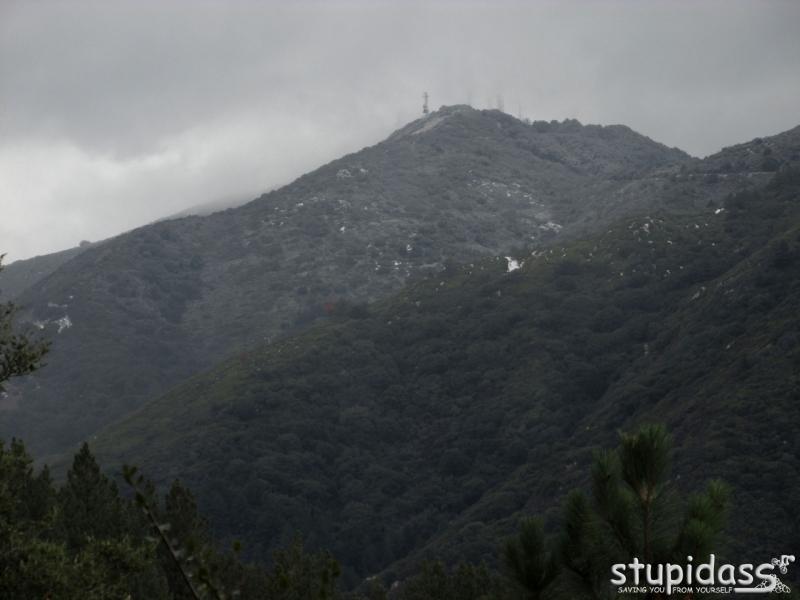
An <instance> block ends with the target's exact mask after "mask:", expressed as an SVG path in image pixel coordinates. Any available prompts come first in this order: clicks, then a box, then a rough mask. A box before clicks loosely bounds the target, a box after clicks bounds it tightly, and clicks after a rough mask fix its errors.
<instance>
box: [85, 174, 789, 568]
mask: <svg viewBox="0 0 800 600" xmlns="http://www.w3.org/2000/svg"><path fill="white" fill-rule="evenodd" d="M798 258H800V176H799V175H798V172H797V171H796V170H792V169H790V168H788V167H786V166H784V167H783V170H782V172H781V173H779V174H778V175H777V176H775V179H774V180H773V181H772V183H770V184H769V185H768V186H767V187H766V188H764V189H763V190H761V191H750V192H743V193H738V194H736V195H734V196H731V197H729V198H727V199H726V200H725V201H724V202H723V203H713V204H712V205H711V206H708V207H703V208H697V209H694V210H688V209H687V210H684V211H681V212H680V213H676V212H671V211H667V210H654V211H653V212H650V213H649V214H647V215H643V216H638V217H635V218H623V219H621V220H617V221H615V222H614V223H613V224H612V225H610V226H608V227H605V228H604V229H603V232H602V233H599V234H596V235H594V236H589V237H586V238H585V239H580V240H572V241H566V242H564V243H563V244H559V243H555V244H551V245H550V246H548V247H545V248H531V249H528V250H526V251H524V252H522V251H518V252H517V253H516V254H514V255H510V256H509V258H502V257H498V258H493V259H483V260H477V259H476V260H474V261H470V262H468V263H467V264H465V265H463V266H451V267H449V268H448V269H446V270H445V271H444V272H442V273H440V274H438V275H436V276H434V277H430V278H429V279H427V280H425V281H421V282H418V283H417V284H415V285H412V286H410V287H408V288H406V289H405V290H403V291H402V292H400V294H399V295H397V296H395V297H393V298H391V299H388V300H385V301H380V302H376V303H374V304H372V305H369V306H364V305H347V306H346V305H337V310H335V311H333V313H332V317H331V319H330V320H329V321H328V322H327V323H324V324H321V325H319V326H316V327H313V328H311V329H309V330H308V331H306V332H305V333H302V334H300V335H297V336H294V337H290V338H288V339H285V340H283V341H279V342H276V343H272V344H268V345H265V346H262V347H261V348H259V349H257V350H253V351H250V352H245V353H242V354H240V355H238V356H236V357H235V358H233V359H231V360H229V361H227V362H225V363H224V364H223V365H221V366H219V367H217V368H215V369H213V370H211V371H209V372H208V373H206V374H203V375H200V376H198V377H195V378H194V379H192V380H191V381H189V382H187V383H186V384H184V385H181V386H178V387H177V388H175V389H174V390H172V391H171V392H169V393H168V394H166V395H165V396H163V397H162V398H160V399H159V400H157V401H155V402H151V403H149V404H147V405H146V406H144V407H143V408H142V409H141V410H139V411H138V412H137V413H135V414H134V415H133V416H131V417H130V418H128V419H126V420H124V421H123V422H121V423H119V424H118V425H116V426H114V427H112V428H110V429H108V430H106V431H105V432H104V433H102V434H101V435H99V436H98V438H97V440H96V441H95V442H94V447H95V448H96V449H97V452H98V454H99V455H100V456H101V457H102V459H103V461H104V462H107V464H109V465H113V464H120V463H121V462H123V461H127V462H135V463H138V464H141V465H142V466H143V467H144V469H145V471H146V472H148V473H150V474H151V475H152V476H153V477H154V478H155V481H156V482H157V483H160V484H163V483H166V482H168V481H170V480H171V479H173V478H174V477H176V476H180V477H181V478H183V479H185V480H186V481H187V483H188V484H189V486H190V487H191V488H192V489H194V490H195V491H196V493H197V496H198V499H199V503H200V506H201V507H202V508H203V509H204V511H206V512H207V514H208V515H209V517H210V520H211V523H212V525H213V526H214V528H215V530H216V531H218V532H219V533H220V534H221V535H222V536H223V537H231V538H233V537H237V538H238V537H240V538H242V539H243V540H245V542H246V547H247V548H248V551H249V552H250V553H251V555H252V556H266V555H267V553H268V552H269V550H270V549H272V548H274V547H276V545H280V544H284V543H286V542H287V540H290V539H291V537H292V536H293V535H294V533H295V532H296V531H301V532H303V533H304V534H305V535H306V539H307V542H308V543H309V545H310V546H311V547H313V548H315V547H325V548H328V549H330V550H331V551H333V553H334V554H335V555H336V556H337V557H338V558H339V559H340V561H341V562H342V565H343V569H344V572H345V575H346V577H348V578H349V579H351V580H353V579H358V578H359V577H363V576H367V575H370V574H373V573H376V572H381V571H387V570H388V573H390V574H393V575H402V574H403V573H407V572H410V571H411V570H412V565H415V564H416V563H417V561H418V560H419V559H420V558H421V557H423V556H441V557H443V558H445V559H446V560H448V561H452V562H456V561H457V560H460V559H468V560H472V561H478V560H480V559H486V560H489V561H492V560H494V559H495V558H496V552H495V550H496V540H497V539H498V538H501V537H502V536H503V535H504V534H508V533H509V532H511V531H513V529H514V527H515V523H516V520H517V518H518V516H519V515H521V514H528V513H531V512H537V513H543V514H548V513H550V514H551V516H557V512H556V507H557V506H558V502H559V499H560V497H561V496H562V495H563V494H564V493H566V492H567V491H568V490H569V489H570V488H572V487H574V486H575V485H577V484H580V483H582V482H584V478H585V475H586V472H587V469H586V467H587V465H588V463H589V461H590V456H591V455H590V449H591V448H593V447H595V446H597V445H610V444H613V442H614V440H615V438H616V435H617V432H618V430H620V429H625V430H630V429H631V428H633V427H634V426H635V425H636V424H639V423H642V422H650V421H653V420H655V421H661V422H665V423H666V424H667V425H668V426H669V428H670V429H671V430H672V431H673V432H674V434H675V438H676V447H677V455H676V463H677V470H678V472H679V473H680V479H676V480H674V483H675V485H676V486H677V487H678V488H684V487H689V486H691V487H694V486H696V485H698V484H699V483H700V482H702V481H705V480H706V479H709V478H710V477H712V476H719V477H722V478H723V479H724V480H726V481H727V482H728V483H729V484H730V485H731V486H732V488H733V498H734V503H733V504H734V507H735V509H734V513H733V514H732V521H733V526H732V528H731V530H732V531H733V532H735V535H732V536H731V537H730V539H729V540H728V542H729V545H728V552H729V554H730V555H733V556H742V557H747V558H748V559H749V560H757V559H758V560H760V559H761V558H762V557H768V556H771V555H770V554H769V553H770V552H778V551H781V550H782V549H787V548H790V547H791V546H792V543H793V542H795V541H796V540H797V539H799V538H800V521H798V518H797V514H796V510H795V507H796V506H797V504H798V502H799V501H800V489H798V486H797V481H798V480H800V462H798V455H799V454H800V447H799V446H798V442H799V440H798V436H797V435H796V427H797V423H798V422H800V414H798V411H799V410H800V408H798V407H800V404H799V403H798V399H800V398H798V390H799V389H800V385H799V384H800V382H799V381H798V373H800V343H799V342H800V321H798V315H800V310H799V309H800V287H799V286H800V284H799V283H798V282H800V278H799V277H798V276H799V275H800V271H799V270H798V269H800V261H798ZM517 267H519V268H517ZM779 549H781V550H779Z"/></svg>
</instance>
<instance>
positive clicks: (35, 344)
mask: <svg viewBox="0 0 800 600" xmlns="http://www.w3.org/2000/svg"><path fill="white" fill-rule="evenodd" d="M2 262H3V255H2V254H0V270H2V268H3V265H2ZM15 310H16V309H15V307H14V305H13V304H11V303H10V302H7V303H2V304H0V393H2V392H3V383H4V382H6V381H8V380H9V379H11V378H12V377H15V376H19V375H27V374H28V373H31V372H33V371H34V370H35V369H36V368H37V367H38V366H39V365H40V364H41V362H42V357H44V355H45V353H46V352H47V348H48V345H47V344H46V343H45V342H43V341H41V340H36V339H33V338H31V337H30V336H28V335H25V334H24V333H21V332H19V331H18V330H17V329H15V328H14V312H15Z"/></svg>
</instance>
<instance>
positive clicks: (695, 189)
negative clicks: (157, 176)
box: [0, 107, 784, 454]
mask: <svg viewBox="0 0 800 600" xmlns="http://www.w3.org/2000/svg"><path fill="white" fill-rule="evenodd" d="M436 119H438V121H436V122H435V126H432V127H428V125H430V123H434V120H436ZM424 127H428V129H426V130H425V131H423V132H421V133H417V134H414V133H413V132H414V131H418V130H419V129H421V128H424ZM409 128H411V129H409ZM769 143H770V142H767V144H769ZM775 154H776V156H778V157H779V158H780V160H784V158H783V154H782V150H780V149H778V150H776V151H775ZM707 164H711V163H706V162H703V161H698V160H697V159H691V158H690V157H688V156H687V155H685V153H682V152H680V151H678V150H670V149H668V148H666V147H664V146H662V145H660V144H657V143H655V142H652V140H649V139H648V138H645V137H644V136H640V135H638V134H635V133H632V132H631V130H628V129H620V128H619V127H612V128H603V127H600V126H582V125H580V124H579V123H577V121H567V122H564V123H561V124H553V123H544V122H534V123H531V124H527V123H523V122H521V121H519V120H517V119H514V118H513V117H510V116H508V115H505V114H503V113H500V112H499V111H478V110H475V109H466V108H464V107H454V108H443V109H441V110H440V111H436V112H435V113H432V114H431V115H429V116H428V117H427V118H426V119H422V120H418V121H414V122H412V123H411V124H409V125H407V126H406V127H405V128H401V129H400V130H398V131H397V132H395V133H394V134H392V135H391V136H389V138H387V140H386V141H384V142H381V143H379V144H377V145H375V146H371V147H368V148H365V149H363V150H361V151H359V152H356V153H353V154H349V155H347V156H344V157H342V158H340V159H337V160H335V161H332V162H330V163H328V164H327V165H323V166H322V167H320V168H319V169H316V170H315V171H313V172H311V173H309V174H306V175H304V176H301V177H299V178H298V179H297V180H295V181H294V182H292V183H290V184H289V185H287V186H285V187H283V188H281V189H279V190H275V191H273V192H270V193H268V194H265V195H262V196H261V197H260V198H258V199H256V200H254V201H251V202H250V203H248V204H245V205H244V206H241V207H238V208H235V209H228V210H224V211H222V212H218V213H214V214H212V215H209V216H207V217H186V218H181V219H174V220H170V221H164V222H159V223H154V224H151V225H148V226H145V227H141V228H138V229H136V230H133V231H132V232H129V233H127V234H123V235H121V236H117V237H116V238H113V239H112V240H109V241H107V242H104V243H101V244H98V245H96V246H95V247H92V248H90V249H88V250H87V251H86V252H83V253H81V254H80V255H79V256H77V257H75V258H74V259H73V260H70V261H69V262H68V263H65V264H64V265H62V266H61V267H60V268H59V269H57V270H55V271H54V272H53V273H51V274H49V275H48V276H47V277H45V278H43V279H42V280H40V281H38V282H37V283H36V284H35V285H33V286H32V287H30V288H29V289H28V290H26V291H25V292H24V293H23V294H22V295H21V296H20V297H19V298H18V303H19V304H20V305H21V306H22V316H23V317H24V318H26V319H27V320H28V321H30V322H35V323H38V324H39V325H40V326H42V327H43V328H44V333H45V334H47V335H49V336H50V337H52V338H53V340H54V345H53V351H52V353H51V356H50V359H49V361H50V362H49V365H48V367H47V369H45V370H43V371H42V372H41V373H39V374H37V375H36V376H34V377H32V378H31V379H30V380H29V381H28V382H26V383H23V384H22V385H16V386H14V387H13V388H10V390H9V391H10V396H9V397H7V398H5V399H4V400H0V433H1V434H2V435H6V436H8V435H23V436H24V437H25V438H26V440H28V441H29V444H30V446H31V447H32V449H33V450H34V451H36V452H37V453H39V454H41V453H42V451H45V452H47V451H55V452H59V451H61V450H64V449H65V448H67V447H69V446H70V445H71V444H74V443H76V442H77V441H79V440H80V439H82V438H84V437H86V436H87V435H91V433H92V432H93V431H94V430H96V429H97V428H98V427H101V426H102V425H104V424H107V423H109V422H111V421H113V420H116V419H118V418H120V417H122V416H123V415H124V414H126V413H127V412H128V411H129V410H131V409H134V408H135V407H137V406H139V405H141V403H142V402H144V401H146V400H147V399H149V398H152V397H154V396H157V395H158V394H160V393H162V392H163V391H164V390H166V389H168V388H169V387H171V386H172V385H175V384H177V383H179V382H180V381H181V380H182V379H184V378H185V377H187V376H189V375H191V374H192V373H197V372H199V371H201V370H202V369H205V368H208V367H210V366H212V365H213V364H214V363H215V362H218V361H219V360H221V359H223V358H224V357H225V356H227V355H228V354H230V353H232V352H236V351H238V350H241V349H244V348H246V347H249V346H252V345H254V344H258V343H262V342H264V341H270V340H273V339H277V338H280V337H282V336H285V335H287V334H289V333H292V332H295V331H299V330H300V329H302V328H304V327H306V326H307V325H308V324H309V323H311V322H313V321H315V320H317V319H324V318H329V317H330V315H331V314H332V313H334V312H335V311H336V310H337V307H338V309H341V308H342V307H345V306H347V305H349V304H352V303H356V304H358V303H363V302H372V301H375V300H376V299H379V298H382V297H386V296H387V295H389V294H392V293H395V292H397V291H398V290H400V289H401V288H402V286H404V285H405V284H406V283H407V282H408V281H412V280H414V279H416V278H424V277H428V276H433V275H435V274H436V273H437V272H440V271H442V270H444V269H445V268H447V266H448V265H449V264H451V263H465V262H470V261H473V260H477V259H479V258H481V257H483V256H496V255H501V254H506V253H508V252H510V251H512V250H513V249H514V248H521V247H524V246H540V245H547V244H549V243H552V242H553V241H554V240H558V239H569V238H571V237H576V236H580V235H584V234H586V233H587V232H589V231H597V230H598V229H600V228H601V227H602V226H603V225H604V224H606V223H609V222H611V221H612V220H614V219H616V218H619V217H620V216H624V215H627V214H631V213H633V212H637V213H639V212H641V213H645V212H647V211H650V210H652V209H655V208H657V207H659V206H665V207H667V208H668V209H669V210H676V211H681V210H690V209H694V208H695V207H696V206H697V205H703V206H706V205H708V204H709V203H712V204H713V203H719V202H721V200H722V198H724V197H725V195H727V194H728V193H730V192H731V191H734V190H738V189H741V188H743V187H744V188H750V187H752V188H756V187H759V186H761V185H764V183H765V182H766V180H767V179H768V177H769V175H770V173H768V172H767V173H764V174H760V175H758V174H757V175H756V176H751V173H750V172H746V171H737V172H732V173H725V174H724V175H725V176H724V177H723V176H722V175H718V176H715V177H716V179H715V180H714V181H708V180H707V179H708V178H709V177H710V175H709V174H708V173H705V172H703V168H704V166H705V165H707ZM737 164H738V163H737ZM745 167H747V165H745ZM715 168H716V167H715ZM748 168H749V167H748Z"/></svg>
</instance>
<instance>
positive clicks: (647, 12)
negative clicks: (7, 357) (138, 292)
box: [0, 0, 800, 260]
mask: <svg viewBox="0 0 800 600" xmlns="http://www.w3.org/2000/svg"><path fill="white" fill-rule="evenodd" d="M799 17H800V5H798V4H797V3H794V2H760V3H755V2H745V1H742V2H736V1H733V0H725V1H722V0H719V1H713V2H712V1H709V2H692V3H688V2H687V3H684V2H663V3H662V2H648V3H639V2H633V1H628V2H573V3H555V2H524V3H523V2H510V1H508V2H488V1H487V2H429V3H414V2H408V3H390V2H375V1H370V2H367V1H362V2H293V3H277V2H263V3H256V2H245V1H242V2H238V3H235V2H234V3H231V2H222V1H219V2H211V1H199V2H179V1H174V2H157V3H156V2H153V3H141V2H134V1H129V2H125V1H118V2H113V3H108V2H70V3H62V2H35V3H30V2H6V3H4V4H2V5H0V110H1V112H0V210H2V219H0V247H1V248H0V250H3V251H8V252H9V254H10V256H9V258H10V259H12V260H13V259H17V258H23V257H26V256H30V255H32V254H36V253H43V252H48V251H53V250H58V249H61V248H65V247H70V246H74V245H75V244H77V242H78V241H80V240H81V239H92V240H96V239H100V238H103V237H107V236H109V235H112V234H115V233H118V232H120V231H123V230H125V229H129V228H131V227H134V226H136V225H140V224H143V223H146V222H148V221H151V220H154V219H157V218H160V217H163V216H166V215H168V214H171V213H175V212H178V211H180V210H182V209H185V208H187V207H189V206H193V205H198V204H202V203H204V202H207V201H213V200H216V199H219V198H230V197H234V198H237V197H240V198H242V199H245V198H249V197H253V196H255V195H257V194H258V193H260V192H262V191H265V190H267V189H269V188H271V187H275V186H277V185H280V184H282V183H285V182H287V181H289V180H291V179H292V178H294V177H296V176H298V175H300V174H302V173H303V172H304V171H307V170H309V169H311V168H313V167H315V166H317V165H319V164H321V163H323V162H325V161H327V160H330V159H333V158H335V157H336V156H338V155H340V154H342V153H345V152H350V151H354V150H357V149H359V148H360V147H362V146H364V145H367V144H371V143H375V142H377V141H379V140H380V139H381V138H383V137H385V136H386V135H387V134H388V133H389V132H390V131H391V130H392V129H393V128H395V127H398V126H400V125H402V124H403V123H404V122H406V121H408V120H410V119H412V118H415V117H416V116H417V115H418V114H419V112H420V108H421V94H422V92H423V91H424V90H427V91H428V92H430V95H431V99H432V104H433V105H434V106H438V105H440V104H454V103H463V102H468V103H471V104H473V105H476V106H491V105H493V104H494V103H495V102H496V98H497V97H498V96H499V95H501V96H502V97H503V99H504V103H505V110H507V111H508V112H511V113H513V114H517V113H519V114H522V115H523V116H526V117H530V118H533V119H548V120H549V119H563V118H567V117H576V118H578V119H580V120H581V121H584V122H598V123H625V124H627V125H630V126H631V127H633V128H634V129H637V130H638V131H640V132H642V133H644V134H646V135H649V136H651V137H653V138H654V139H657V140H659V141H661V142H664V143H666V144H668V145H671V146H672V145H674V146H679V147H681V148H683V149H684V150H687V151H688V152H690V153H692V154H695V155H705V154H708V153H711V152H714V151H716V150H718V149H719V148H720V147H722V146H724V145H729V144H732V143H736V142H739V141H745V140H747V139H750V138H752V137H755V136H758V135H768V134H772V133H777V132H779V131H781V130H784V129H788V128H790V127H792V126H794V125H796V124H797V122H798V121H800V118H798V115H797V110H796V103H797V98H798V97H800V78H798V77H797V75H796V65H797V64H798V63H800V42H799V41H798V37H800V36H797V35H796V34H797V32H796V23H797V22H799Z"/></svg>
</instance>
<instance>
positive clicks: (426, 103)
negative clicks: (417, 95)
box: [422, 92, 431, 115]
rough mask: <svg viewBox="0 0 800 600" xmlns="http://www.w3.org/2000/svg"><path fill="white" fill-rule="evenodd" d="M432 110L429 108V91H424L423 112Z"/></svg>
mask: <svg viewBox="0 0 800 600" xmlns="http://www.w3.org/2000/svg"><path fill="white" fill-rule="evenodd" d="M429 112H431V111H430V110H428V92H423V94H422V114H423V115H427V114H428V113H429Z"/></svg>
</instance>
